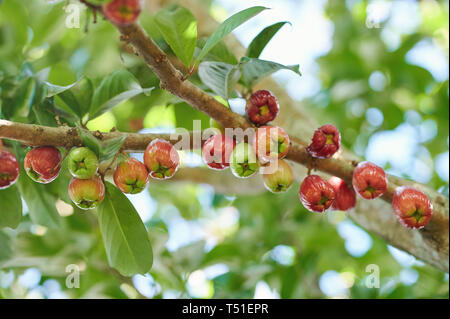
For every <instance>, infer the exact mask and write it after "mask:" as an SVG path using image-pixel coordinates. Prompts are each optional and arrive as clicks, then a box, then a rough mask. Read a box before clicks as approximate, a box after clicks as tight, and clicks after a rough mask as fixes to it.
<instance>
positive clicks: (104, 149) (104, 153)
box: [100, 135, 127, 162]
mask: <svg viewBox="0 0 450 319" xmlns="http://www.w3.org/2000/svg"><path fill="white" fill-rule="evenodd" d="M126 138H127V137H126V135H122V136H119V137H115V138H112V139H109V140H106V141H103V142H102V143H101V148H100V162H103V161H106V160H109V159H110V158H112V157H114V155H116V153H117V152H118V151H119V150H120V148H121V147H122V145H123V143H124V142H125V139H126Z"/></svg>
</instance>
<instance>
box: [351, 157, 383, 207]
mask: <svg viewBox="0 0 450 319" xmlns="http://www.w3.org/2000/svg"><path fill="white" fill-rule="evenodd" d="M352 184H353V188H354V190H355V192H357V193H358V194H359V195H360V196H361V197H362V198H365V199H374V198H378V197H380V196H382V195H383V194H384V193H385V192H386V189H387V185H388V179H387V176H386V173H385V172H384V170H383V169H382V168H381V167H379V166H377V165H375V164H373V163H370V162H361V163H359V164H358V166H356V167H355V170H354V171H353V179H352Z"/></svg>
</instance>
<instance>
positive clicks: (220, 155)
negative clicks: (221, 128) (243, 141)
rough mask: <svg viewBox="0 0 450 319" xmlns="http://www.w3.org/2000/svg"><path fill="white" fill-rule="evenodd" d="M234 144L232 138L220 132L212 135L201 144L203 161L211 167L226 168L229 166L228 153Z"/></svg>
mask: <svg viewBox="0 0 450 319" xmlns="http://www.w3.org/2000/svg"><path fill="white" fill-rule="evenodd" d="M235 146H236V143H235V142H234V140H233V139H231V138H229V137H227V136H225V135H222V134H218V135H213V136H211V137H210V138H208V139H207V140H206V142H205V144H203V148H202V156H203V161H204V162H205V164H206V165H208V166H209V167H210V168H212V169H215V170H223V169H226V168H228V167H229V166H230V155H231V153H232V152H233V150H234V147H235Z"/></svg>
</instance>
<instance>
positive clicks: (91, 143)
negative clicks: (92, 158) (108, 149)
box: [77, 124, 102, 157]
mask: <svg viewBox="0 0 450 319" xmlns="http://www.w3.org/2000/svg"><path fill="white" fill-rule="evenodd" d="M77 127H78V134H79V135H80V138H81V141H82V142H83V145H84V146H86V147H87V148H89V149H90V150H91V151H92V152H94V153H95V155H97V157H100V152H101V148H102V145H101V142H100V141H99V140H98V139H97V138H95V137H94V136H93V135H92V134H91V133H90V132H89V131H86V130H85V129H83V128H81V127H80V126H79V125H78V124H77Z"/></svg>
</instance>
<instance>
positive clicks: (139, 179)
mask: <svg viewBox="0 0 450 319" xmlns="http://www.w3.org/2000/svg"><path fill="white" fill-rule="evenodd" d="M147 182H148V171H147V167H145V165H144V164H142V163H141V162H139V161H138V160H137V159H134V158H131V157H130V158H127V159H126V160H125V161H122V162H120V163H119V164H118V165H117V167H116V170H115V172H114V183H115V184H116V186H117V188H118V189H120V190H121V191H122V192H123V193H126V194H137V193H140V192H142V191H143V190H144V188H145V186H146V185H147Z"/></svg>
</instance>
